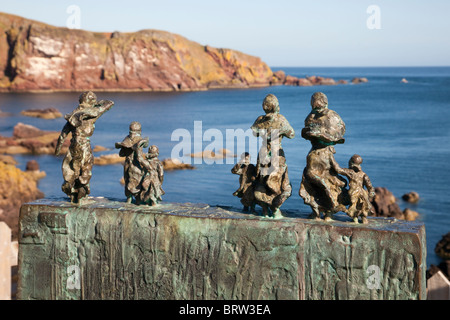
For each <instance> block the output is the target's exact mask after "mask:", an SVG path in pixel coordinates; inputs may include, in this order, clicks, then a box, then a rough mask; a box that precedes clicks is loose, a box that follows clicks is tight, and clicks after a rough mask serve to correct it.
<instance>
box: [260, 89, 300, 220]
mask: <svg viewBox="0 0 450 320" xmlns="http://www.w3.org/2000/svg"><path fill="white" fill-rule="evenodd" d="M262 107H263V110H264V112H265V115H261V116H259V117H258V118H257V119H256V120H255V122H254V123H253V125H252V126H251V129H252V131H253V134H254V135H255V136H256V137H261V138H262V146H261V148H260V150H259V154H258V160H257V163H256V176H255V182H254V197H255V203H256V204H258V205H259V206H261V207H262V208H263V215H264V216H268V215H269V213H270V214H271V215H272V217H273V218H281V217H282V214H281V212H280V207H281V205H282V204H283V203H284V201H286V199H288V198H289V197H290V196H291V194H292V186H291V183H290V181H289V177H288V168H287V165H286V158H285V154H284V150H283V148H282V146H281V140H282V138H283V137H286V138H288V139H292V138H294V136H295V132H294V129H293V128H292V127H291V125H290V124H289V122H288V121H287V120H286V118H285V117H284V116H283V115H281V114H280V113H279V112H280V105H279V102H278V99H277V97H276V96H275V95H273V94H268V95H267V96H266V97H265V99H264V101H263V104H262ZM269 210H270V212H269Z"/></svg>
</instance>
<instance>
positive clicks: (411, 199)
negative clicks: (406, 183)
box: [402, 191, 420, 203]
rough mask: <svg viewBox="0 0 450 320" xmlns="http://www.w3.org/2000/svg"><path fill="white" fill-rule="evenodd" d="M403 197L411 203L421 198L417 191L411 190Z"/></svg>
mask: <svg viewBox="0 0 450 320" xmlns="http://www.w3.org/2000/svg"><path fill="white" fill-rule="evenodd" d="M402 199H403V200H404V201H406V202H409V203H417V202H419V200H420V197H419V194H418V193H417V192H415V191H411V192H409V193H405V194H404V195H403V196H402Z"/></svg>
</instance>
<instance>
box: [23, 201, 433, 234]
mask: <svg viewBox="0 0 450 320" xmlns="http://www.w3.org/2000/svg"><path fill="white" fill-rule="evenodd" d="M26 205H30V206H47V207H49V208H53V209H54V210H57V209H62V210H64V211H65V210H67V209H68V208H73V209H75V210H89V209H91V210H93V211H97V210H108V211H109V210H113V211H117V212H122V213H124V214H126V213H138V214H149V213H152V214H168V215H176V216H186V217H193V218H194V217H195V218H213V219H243V220H260V221H273V222H274V223H275V222H283V223H302V224H322V225H328V226H333V227H348V228H364V229H372V230H381V231H393V232H408V233H418V232H419V231H420V230H421V229H422V228H424V223H423V222H421V221H405V220H398V219H395V218H382V217H368V220H369V223H368V224H362V223H354V222H353V221H352V219H351V218H350V217H348V216H347V215H345V214H344V213H338V214H335V215H334V217H333V220H332V221H328V222H326V221H324V220H321V221H319V220H313V219H309V218H308V216H309V213H304V212H300V210H298V211H296V210H281V211H282V214H283V216H284V217H283V218H281V219H273V218H270V217H263V216H261V215H259V213H244V212H242V210H240V209H238V208H234V207H231V206H212V205H208V204H204V203H171V202H162V203H161V204H158V205H156V206H148V205H136V204H128V203H126V202H125V201H123V202H121V201H112V200H109V199H107V198H102V197H97V198H95V197H89V198H87V199H85V200H84V202H83V203H82V204H73V203H70V202H69V201H57V200H50V199H40V200H36V201H33V202H29V203H27V204H26Z"/></svg>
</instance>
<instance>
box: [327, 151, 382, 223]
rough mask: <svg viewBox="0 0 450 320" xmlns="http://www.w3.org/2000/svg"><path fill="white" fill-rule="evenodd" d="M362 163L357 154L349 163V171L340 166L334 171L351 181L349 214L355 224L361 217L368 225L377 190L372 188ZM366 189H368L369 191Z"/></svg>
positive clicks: (349, 183) (349, 184)
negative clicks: (368, 217)
mask: <svg viewBox="0 0 450 320" xmlns="http://www.w3.org/2000/svg"><path fill="white" fill-rule="evenodd" d="M362 162H363V160H362V158H361V156H359V155H357V154H355V155H353V156H352V157H351V158H350V160H349V162H348V169H345V168H340V167H339V166H336V167H335V168H334V169H335V170H336V172H337V173H338V174H342V175H344V176H346V177H347V178H348V181H349V182H348V186H349V190H348V195H349V200H350V206H349V207H348V209H347V214H348V215H349V216H350V217H351V218H353V221H354V222H358V217H361V220H362V223H368V221H367V216H368V214H369V213H370V212H371V211H372V204H371V202H372V200H373V198H374V197H375V188H374V187H373V186H372V183H371V182H370V179H369V176H368V175H367V174H366V173H365V172H364V171H362V169H361V164H362ZM364 187H366V188H367V191H366V190H365V189H364Z"/></svg>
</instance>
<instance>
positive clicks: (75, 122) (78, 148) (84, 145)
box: [55, 91, 114, 204]
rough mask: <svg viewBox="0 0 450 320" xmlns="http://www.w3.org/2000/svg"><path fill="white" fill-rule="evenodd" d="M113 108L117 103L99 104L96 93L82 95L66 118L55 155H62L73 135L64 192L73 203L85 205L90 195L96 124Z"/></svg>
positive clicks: (64, 168)
mask: <svg viewBox="0 0 450 320" xmlns="http://www.w3.org/2000/svg"><path fill="white" fill-rule="evenodd" d="M113 105H114V102H113V101H109V100H101V101H97V96H96V95H95V93H94V92H92V91H87V92H84V93H82V94H81V95H80V98H79V105H78V107H77V108H76V109H75V110H74V111H73V112H72V113H70V114H67V115H65V116H64V119H65V120H66V121H67V122H66V124H65V125H64V127H63V129H62V130H61V134H60V136H59V138H58V141H57V145H56V148H55V155H59V154H60V152H61V148H62V146H63V143H64V141H65V139H66V137H67V136H68V135H69V133H71V134H72V139H71V140H70V146H69V150H68V152H67V154H66V156H65V157H64V160H63V162H62V173H63V178H64V183H63V184H62V187H61V189H62V191H63V192H64V193H65V194H67V195H68V196H69V197H70V200H71V202H72V203H79V204H81V200H82V199H83V198H85V197H86V196H87V195H88V194H90V186H89V181H90V179H91V176H92V166H93V164H94V156H93V154H92V149H91V144H90V140H89V139H90V137H91V136H92V134H93V133H94V128H95V122H96V121H97V120H98V118H100V116H102V115H103V114H104V113H105V112H106V111H108V110H109V109H111V108H112V106H113Z"/></svg>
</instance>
